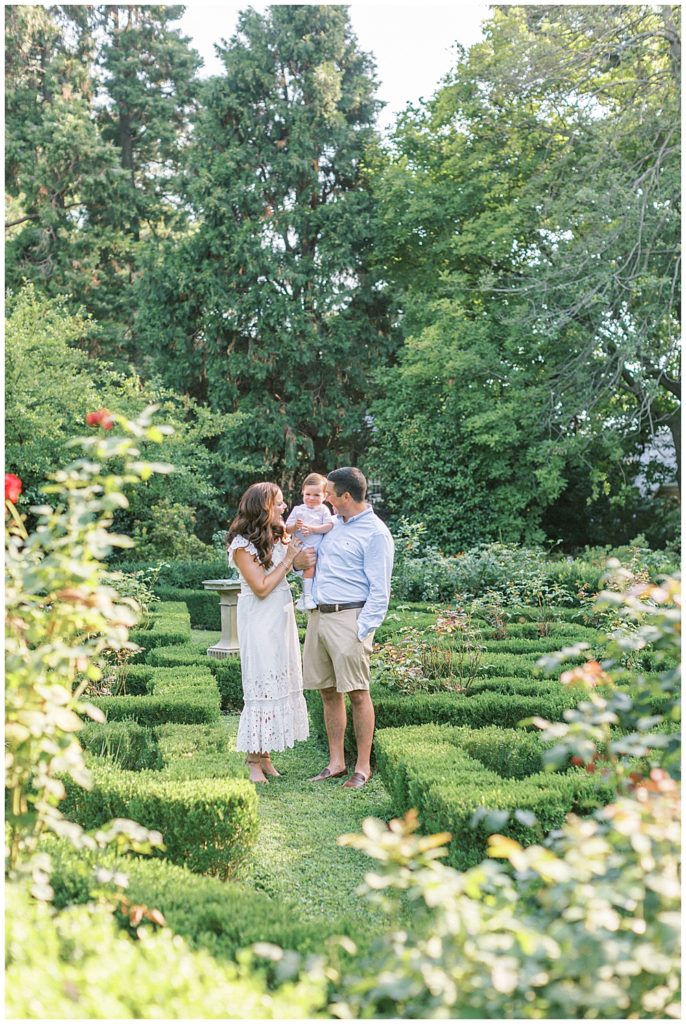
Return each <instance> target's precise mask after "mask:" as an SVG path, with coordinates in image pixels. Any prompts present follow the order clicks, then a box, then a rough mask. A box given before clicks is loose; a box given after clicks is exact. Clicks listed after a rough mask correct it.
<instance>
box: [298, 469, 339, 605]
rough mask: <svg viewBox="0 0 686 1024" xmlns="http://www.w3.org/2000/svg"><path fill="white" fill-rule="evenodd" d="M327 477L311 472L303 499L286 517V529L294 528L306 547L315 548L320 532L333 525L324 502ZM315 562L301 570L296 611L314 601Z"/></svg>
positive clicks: (305, 483) (306, 481) (318, 542)
mask: <svg viewBox="0 0 686 1024" xmlns="http://www.w3.org/2000/svg"><path fill="white" fill-rule="evenodd" d="M325 494H326V478H325V477H323V476H320V475H319V473H310V475H309V476H308V477H307V478H306V480H305V482H304V484H303V503H302V505H296V506H295V508H294V509H293V510H292V511H291V514H290V515H289V517H288V519H287V520H286V529H287V530H289V531H293V530H295V534H294V535H295V536H296V537H297V538H298V540H299V541H302V543H303V544H304V545H305V547H308V548H315V549H316V548H318V547H319V545H320V544H321V540H322V536H323V534H325V533H328V532H329V530H331V529H333V525H334V522H335V520H334V517H333V516H332V515H331V513H330V512H329V510H328V508H327V507H326V505H325V504H324V495H325ZM315 568H316V566H315V565H313V566H311V568H309V569H305V572H304V573H303V592H302V596H301V597H300V598H299V599H298V601H297V603H296V605H295V607H296V608H297V609H298V611H301V612H305V611H308V612H309V611H312V610H313V609H314V608H316V607H317V606H316V604H315V603H314V601H313V600H312V577H313V576H314V570H315Z"/></svg>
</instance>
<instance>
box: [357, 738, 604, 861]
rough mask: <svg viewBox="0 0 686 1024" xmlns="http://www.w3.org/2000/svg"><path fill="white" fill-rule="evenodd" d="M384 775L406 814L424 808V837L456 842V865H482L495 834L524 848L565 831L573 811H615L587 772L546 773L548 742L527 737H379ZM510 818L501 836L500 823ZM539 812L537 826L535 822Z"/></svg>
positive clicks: (379, 759) (380, 767)
mask: <svg viewBox="0 0 686 1024" xmlns="http://www.w3.org/2000/svg"><path fill="white" fill-rule="evenodd" d="M375 745H376V758H377V767H378V770H379V771H380V772H381V775H382V778H383V781H384V784H385V786H386V788H387V789H388V790H389V792H390V793H391V794H392V796H393V799H394V801H395V803H396V808H397V811H398V813H399V814H403V813H405V811H407V810H408V809H409V808H410V807H415V808H417V811H418V813H419V822H420V828H421V830H422V831H423V832H426V833H432V832H442V831H448V832H450V833H451V834H452V841H451V843H450V846H449V850H450V853H449V862H450V863H451V864H453V866H454V867H457V868H460V869H465V868H468V867H471V866H473V865H474V864H478V863H479V861H480V860H482V858H483V857H484V856H485V853H486V841H487V839H488V836H489V835H490V834H491V833H492V832H493V831H499V832H501V833H503V834H505V835H508V836H511V837H512V838H513V839H517V840H518V841H519V842H520V843H522V844H524V845H529V844H530V843H533V842H538V841H540V839H541V838H542V835H543V833H545V832H549V831H550V830H551V829H554V828H559V827H560V826H561V825H562V824H563V822H564V819H565V817H566V815H567V814H568V813H569V812H570V811H575V812H577V813H581V814H584V813H589V812H590V811H591V810H592V809H594V808H596V807H599V806H602V805H603V804H605V803H607V802H608V801H609V800H610V799H611V797H612V789H611V788H610V787H609V786H607V785H605V784H603V783H602V782H599V781H597V780H596V778H595V777H594V776H592V775H588V774H587V773H586V772H585V771H582V770H579V769H571V770H569V771H567V772H565V773H557V772H546V771H543V760H542V754H543V749H544V748H543V744H542V741H541V739H540V736H539V735H538V734H535V733H526V732H522V731H520V730H514V729H503V728H498V727H495V726H490V727H487V728H484V727H482V728H475V729H468V728H454V727H450V726H435V725H429V726H405V727H403V728H400V729H384V730H381V731H379V732H377V734H376V739H375ZM481 809H483V810H487V811H491V812H493V811H505V812H508V816H507V820H505V816H504V815H503V816H502V820H501V821H500V822H499V823H498V827H497V828H494V819H493V816H492V815H491V816H488V815H483V817H482V819H481V820H480V821H476V820H475V812H478V811H480V810H481ZM517 811H525V812H533V814H534V815H535V816H536V819H537V821H536V822H535V823H533V822H531V820H530V819H529V817H528V816H527V814H526V813H525V814H524V815H521V816H518V815H517V814H516V813H515V812H517Z"/></svg>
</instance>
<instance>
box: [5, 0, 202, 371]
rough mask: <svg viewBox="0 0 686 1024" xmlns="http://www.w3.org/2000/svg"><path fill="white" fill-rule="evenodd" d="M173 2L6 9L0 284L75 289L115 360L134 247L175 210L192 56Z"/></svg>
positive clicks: (128, 309)
mask: <svg viewBox="0 0 686 1024" xmlns="http://www.w3.org/2000/svg"><path fill="white" fill-rule="evenodd" d="M182 12H183V8H181V7H160V6H150V7H139V6H133V5H132V6H129V7H88V6H71V5H69V6H53V7H46V8H35V7H34V8H31V7H14V8H10V9H9V11H8V19H7V42H6V53H7V62H8V78H7V80H8V89H7V161H8V163H7V167H8V169H7V182H8V191H9V193H10V195H11V197H12V212H11V215H10V217H9V218H8V220H9V229H10V240H9V246H8V274H7V277H8V282H9V283H10V284H11V285H17V284H18V283H19V282H20V281H21V279H22V278H29V279H30V280H33V281H34V282H35V283H36V285H38V286H40V287H41V288H42V289H43V290H44V291H45V292H46V293H47V294H48V295H58V294H65V295H68V296H70V297H71V298H72V300H73V302H74V304H75V305H77V306H84V307H85V308H86V310H88V312H90V313H91V314H92V315H93V318H94V319H93V321H92V322H91V330H90V332H89V333H88V334H87V336H86V338H85V339H84V342H85V344H86V345H87V347H88V348H89V350H90V352H91V353H92V354H102V355H107V356H108V357H109V358H111V359H117V358H119V359H120V360H122V361H123V362H126V361H127V360H128V358H129V357H130V355H131V354H132V349H131V342H130V332H131V325H132V321H133V302H134V294H133V283H134V280H135V277H136V274H137V268H138V264H139V261H140V256H141V251H142V247H143V246H144V245H145V244H146V241H147V240H148V239H153V240H154V239H155V235H156V233H160V232H162V233H163V232H164V231H165V230H166V228H167V225H168V224H169V223H170V222H172V221H173V220H174V219H175V218H176V217H177V216H178V211H179V208H180V206H181V201H180V198H179V187H178V182H177V180H176V176H177V173H178V167H179V163H180V159H181V153H182V150H183V146H184V145H185V143H186V141H187V131H186V130H187V126H188V118H189V110H190V105H191V103H192V99H193V90H194V76H195V73H196V70H197V67H198V65H199V63H200V60H199V57H198V55H197V54H196V53H195V51H193V50H192V49H191V48H190V46H189V40H188V39H187V38H185V37H183V36H182V35H181V34H180V33H179V31H178V30H177V29H173V28H172V27H171V25H170V23H171V22H173V21H174V20H177V19H178V18H179V17H180V15H181V14H182ZM99 69H102V75H103V77H104V81H102V82H100V80H99V77H100V74H101V71H100V70H99Z"/></svg>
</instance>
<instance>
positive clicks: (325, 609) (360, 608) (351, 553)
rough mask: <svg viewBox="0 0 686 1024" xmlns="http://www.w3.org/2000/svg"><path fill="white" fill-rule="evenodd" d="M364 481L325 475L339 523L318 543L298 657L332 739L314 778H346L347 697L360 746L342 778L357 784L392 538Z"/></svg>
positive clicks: (366, 747) (364, 772) (368, 736)
mask: <svg viewBox="0 0 686 1024" xmlns="http://www.w3.org/2000/svg"><path fill="white" fill-rule="evenodd" d="M366 496H367V481H366V480H365V478H364V475H363V474H362V473H361V472H360V470H359V469H355V468H354V467H352V466H347V467H345V468H344V469H335V470H334V471H333V473H329V475H328V477H327V483H326V500H327V501H328V502H329V503H330V504H331V506H332V507H333V510H334V513H335V514H336V516H337V519H336V525H335V527H334V529H333V530H331V532H330V533H327V534H326V535H325V536H324V538H323V540H322V542H321V545H320V547H319V553H318V557H317V568H316V573H315V577H314V583H313V587H312V597H313V600H314V601H315V602H316V604H317V609H316V610H315V611H313V612H311V613H310V617H309V621H308V624H307V634H306V636H305V650H304V655H303V685H304V688H305V689H306V690H319V692H320V693H321V695H322V702H323V705H324V724H325V726H326V734H327V737H328V740H329V763H328V765H327V767H326V768H324V769H323V770H322V771H321V772H320V773H319V775H315V776H314V778H313V779H311V780H310V781H311V782H321V781H323V780H324V779H336V778H340V777H341V776H343V775H347V769H346V766H345V753H344V746H343V744H344V739H345V725H346V709H345V695H346V694H347V695H348V696H349V698H350V703H351V706H352V714H353V726H354V729H355V740H356V743H357V761H356V763H355V771H354V772H353V774H352V775H351V776H350V778H349V779H348V780H347V781H346V782H344V783H343V785H344V786H345V787H346V788H348V789H361V788H362V787H363V786H364V785H366V783H367V782H368V781H369V779H370V778H371V774H372V772H371V766H370V758H371V750H372V736H373V735H374V706H373V704H372V700H371V697H370V695H369V663H370V657H371V653H372V644H373V642H374V630H375V629H376V628H377V626H380V625H381V623H382V622H383V620H384V617H385V615H386V612H387V610H388V602H389V599H390V593H391V572H392V570H393V538H392V537H391V534H390V532H389V530H388V528H387V527H386V526H385V524H384V523H383V522H382V521H381V520H380V519H379V517H378V516H377V515H376V514H375V513H374V510H373V509H372V506H371V505H370V504H369V503H368V502H367V501H366Z"/></svg>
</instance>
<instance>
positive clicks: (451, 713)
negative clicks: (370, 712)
mask: <svg viewBox="0 0 686 1024" xmlns="http://www.w3.org/2000/svg"><path fill="white" fill-rule="evenodd" d="M493 682H494V681H493V680H483V684H488V683H490V684H491V685H482V688H481V690H477V689H475V691H474V693H473V694H472V693H471V691H470V693H469V694H458V693H422V694H417V695H415V696H410V695H406V696H396V695H394V694H392V693H391V692H390V691H389V690H387V689H386V688H384V687H380V686H376V685H374V684H373V685H372V688H371V694H372V699H373V701H374V711H375V716H376V728H377V730H379V729H388V728H392V727H395V726H403V725H420V724H425V723H431V722H433V723H436V724H445V725H467V726H472V727H474V728H478V727H479V726H484V725H501V726H503V727H505V728H510V729H513V728H515V727H516V726H517V725H518V724H519V723H520V722H521V721H522V720H523V719H525V718H530V717H531V716H532V715H545V716H546V717H547V718H550V719H553V720H555V721H557V720H559V719H560V718H561V717H562V714H563V712H564V711H565V710H566V709H568V708H573V707H574V706H575V705H576V703H577V701H578V697H579V691H578V690H576V689H573V688H572V689H569V688H565V687H563V686H562V685H561V684H559V683H557V684H555V683H554V682H553V685H552V686H550V685H547V683H548V682H549V681H544V680H542V681H541V685H540V686H539V685H537V684H536V682H535V680H532V679H531V678H529V679H526V678H523V679H522V688H523V689H524V691H525V692H518V687H517V685H516V677H510V678H509V679H506V680H504V686H503V688H502V692H501V689H500V687H497V688H494V687H493ZM478 685H479V681H477V682H476V683H474V687H475V688H476V687H477V686H478ZM306 699H307V701H308V707H309V715H310V725H311V727H312V732H313V734H314V735H315V736H316V737H317V740H318V742H319V743H321V744H322V745H323V746H325V745H326V729H325V728H324V715H323V711H322V701H321V697H320V696H319V694H318V693H316V692H315V691H310V692H309V693H308V694H307V697H306ZM351 717H352V716H350V715H349V716H348V724H347V727H346V735H345V746H346V754H347V755H348V756H349V757H353V758H354V751H355V749H356V747H355V738H354V731H353V725H352V721H351Z"/></svg>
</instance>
